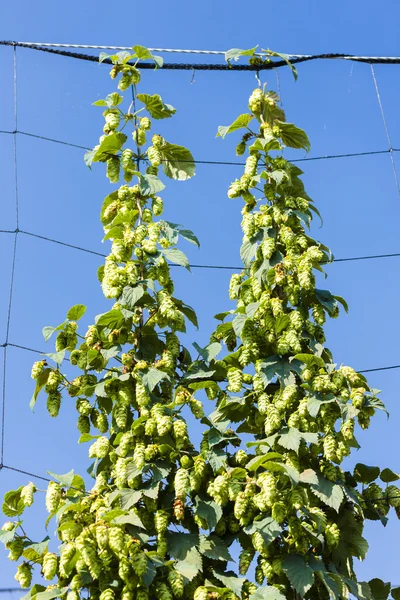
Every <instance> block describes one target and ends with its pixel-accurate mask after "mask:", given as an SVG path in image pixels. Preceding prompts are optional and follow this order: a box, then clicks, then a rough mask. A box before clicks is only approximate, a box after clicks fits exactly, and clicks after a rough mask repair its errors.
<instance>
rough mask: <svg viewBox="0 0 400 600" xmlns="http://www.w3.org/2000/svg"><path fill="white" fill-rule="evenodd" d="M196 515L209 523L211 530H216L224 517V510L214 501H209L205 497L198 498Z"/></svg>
mask: <svg viewBox="0 0 400 600" xmlns="http://www.w3.org/2000/svg"><path fill="white" fill-rule="evenodd" d="M196 514H197V515H199V517H202V518H203V519H205V520H206V521H207V523H208V527H209V529H214V527H215V526H216V524H217V523H218V521H219V520H220V518H221V517H222V508H221V507H220V506H219V505H218V504H217V503H216V502H214V501H213V500H208V499H207V498H206V497H205V496H197V497H196Z"/></svg>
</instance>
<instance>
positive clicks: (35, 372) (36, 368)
mask: <svg viewBox="0 0 400 600" xmlns="http://www.w3.org/2000/svg"><path fill="white" fill-rule="evenodd" d="M45 364H46V361H45V360H38V361H37V362H35V363H33V365H32V371H31V377H32V379H37V378H38V377H39V375H40V373H41V372H42V371H43V369H44V366H45Z"/></svg>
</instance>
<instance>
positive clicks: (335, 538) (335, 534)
mask: <svg viewBox="0 0 400 600" xmlns="http://www.w3.org/2000/svg"><path fill="white" fill-rule="evenodd" d="M325 539H326V542H327V544H328V546H329V547H330V548H336V547H337V546H338V545H339V541H340V529H339V527H338V525H337V524H336V523H329V524H328V525H327V526H326V528H325Z"/></svg>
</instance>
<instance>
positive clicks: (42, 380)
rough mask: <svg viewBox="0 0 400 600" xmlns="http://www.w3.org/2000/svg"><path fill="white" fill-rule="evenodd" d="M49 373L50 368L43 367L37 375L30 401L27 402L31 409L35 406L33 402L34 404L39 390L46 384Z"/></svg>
mask: <svg viewBox="0 0 400 600" xmlns="http://www.w3.org/2000/svg"><path fill="white" fill-rule="evenodd" d="M50 373H51V369H43V370H42V371H41V373H40V375H39V377H38V378H37V379H36V387H35V391H34V392H33V395H32V398H31V401H30V403H29V408H30V409H31V410H32V411H33V409H34V408H35V404H36V400H37V397H38V395H39V392H40V390H41V389H42V388H43V387H44V386H45V385H46V383H47V380H48V378H49V375H50Z"/></svg>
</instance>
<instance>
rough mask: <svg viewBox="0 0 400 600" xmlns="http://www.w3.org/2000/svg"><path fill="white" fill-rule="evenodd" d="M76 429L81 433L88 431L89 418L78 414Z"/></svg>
mask: <svg viewBox="0 0 400 600" xmlns="http://www.w3.org/2000/svg"><path fill="white" fill-rule="evenodd" d="M78 430H79V431H80V432H81V433H90V420H89V417H85V416H83V415H80V416H79V417H78Z"/></svg>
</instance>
